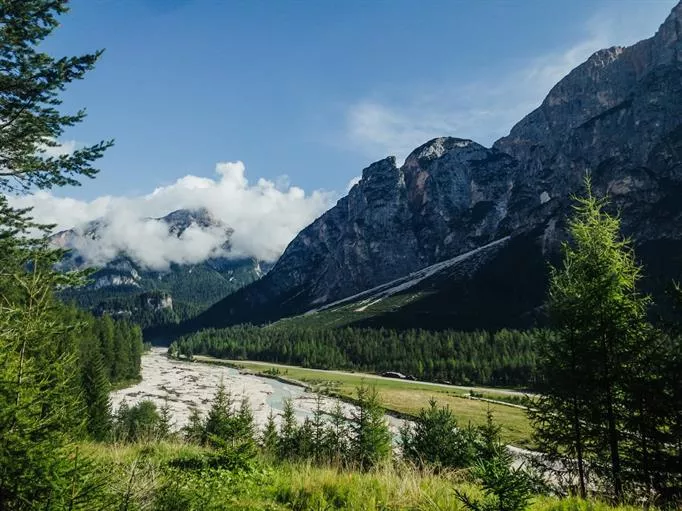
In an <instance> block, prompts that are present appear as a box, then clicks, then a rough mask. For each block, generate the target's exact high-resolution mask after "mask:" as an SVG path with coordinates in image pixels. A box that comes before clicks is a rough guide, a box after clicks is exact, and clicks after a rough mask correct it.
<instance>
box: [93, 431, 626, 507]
mask: <svg viewBox="0 0 682 511" xmlns="http://www.w3.org/2000/svg"><path fill="white" fill-rule="evenodd" d="M80 451H81V452H83V453H85V454H86V456H87V458H88V459H90V460H92V461H94V462H95V463H96V464H97V465H98V466H99V467H100V468H101V470H102V471H104V473H105V474H106V477H107V487H106V488H107V490H108V492H109V493H111V497H112V500H111V504H112V507H108V508H107V509H109V508H111V509H131V510H132V509H149V510H152V509H153V510H159V511H161V510H164V511H179V510H182V511H199V510H201V511H219V510H220V511H222V510H228V509H229V510H237V509H239V510H270V511H278V510H282V511H285V510H290V511H292V510H296V511H319V510H322V509H324V510H346V511H464V509H465V508H464V506H463V505H462V504H461V502H460V501H459V499H458V498H457V497H456V493H455V491H456V490H460V491H466V492H467V493H469V494H470V495H480V489H479V488H478V487H477V486H476V485H475V484H473V483H472V482H471V481H469V480H468V479H467V477H466V471H462V470H460V471H441V472H439V473H434V472H430V471H428V470H425V471H419V470H416V469H415V468H414V467H410V466H407V465H403V464H396V465H392V464H386V465H385V466H382V467H380V468H378V469H377V470H374V471H371V472H357V471H353V470H343V469H337V468H334V467H325V466H322V467H316V466H313V465H311V464H309V463H287V462H285V463H281V464H279V463H277V464H272V463H270V462H268V461H267V460H265V459H262V460H259V459H256V461H255V470H250V471H243V470H241V471H230V470H221V469H213V470H210V469H202V470H187V469H184V470H178V469H173V468H172V467H171V466H170V463H169V462H171V461H172V460H174V459H184V460H188V459H199V458H200V457H201V456H202V455H206V454H210V450H208V449H207V448H203V447H198V446H193V445H187V444H182V443H179V442H157V443H140V444H132V445H106V444H82V445H81V446H80ZM528 509H529V511H636V509H639V508H636V507H628V506H622V507H617V508H614V507H611V506H609V505H607V504H604V503H602V502H599V501H596V500H589V501H584V500H579V499H575V498H568V499H559V498H554V497H544V496H537V497H535V498H534V499H533V500H532V501H531V503H530V506H529V508H528Z"/></svg>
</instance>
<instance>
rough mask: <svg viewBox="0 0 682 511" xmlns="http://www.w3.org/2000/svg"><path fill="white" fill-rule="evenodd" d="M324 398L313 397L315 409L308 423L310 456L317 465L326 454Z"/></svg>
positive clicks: (318, 395)
mask: <svg viewBox="0 0 682 511" xmlns="http://www.w3.org/2000/svg"><path fill="white" fill-rule="evenodd" d="M323 403H324V398H323V397H322V396H321V395H320V394H317V395H316V396H315V409H314V410H313V415H312V419H311V421H310V446H311V456H312V457H313V459H314V460H315V461H317V462H318V463H319V462H321V461H322V460H323V459H324V458H325V455H326V454H327V452H328V448H327V435H326V431H325V426H326V422H327V421H326V420H325V417H324V416H325V410H324V407H323Z"/></svg>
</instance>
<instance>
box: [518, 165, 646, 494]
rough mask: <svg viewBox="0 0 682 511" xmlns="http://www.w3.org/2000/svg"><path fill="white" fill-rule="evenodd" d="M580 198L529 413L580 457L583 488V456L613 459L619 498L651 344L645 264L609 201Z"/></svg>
mask: <svg viewBox="0 0 682 511" xmlns="http://www.w3.org/2000/svg"><path fill="white" fill-rule="evenodd" d="M585 184H586V191H587V193H586V196H585V197H584V198H579V199H577V205H576V206H575V214H574V216H573V217H572V218H571V219H570V220H569V223H568V230H569V233H570V236H571V239H572V240H571V241H572V243H571V244H568V243H566V244H564V247H563V264H562V265H561V266H560V267H559V268H553V269H552V272H551V282H550V293H549V303H548V306H549V313H550V321H551V324H552V326H553V328H554V329H555V330H556V332H557V333H558V335H557V336H556V337H552V338H551V339H550V340H549V341H548V342H547V343H546V345H545V346H544V347H543V354H542V359H543V360H542V365H541V367H542V371H543V374H544V382H543V386H542V388H541V393H542V397H541V398H540V400H539V402H538V403H537V406H535V409H536V410H535V411H533V412H531V414H530V415H531V419H532V421H533V424H534V425H535V428H536V436H537V438H538V440H539V443H540V445H541V447H543V448H547V449H548V451H549V452H554V453H555V454H558V455H561V454H563V455H564V457H569V458H570V457H575V459H577V464H578V479H579V485H580V492H581V494H583V495H584V494H585V490H586V482H585V479H586V475H585V465H586V463H585V460H586V457H587V456H588V454H589V455H591V456H592V459H591V463H592V464H593V465H595V466H597V463H598V461H599V460H608V462H607V463H606V465H607V466H606V469H607V470H608V472H609V476H610V479H611V483H612V488H613V494H614V497H615V499H616V500H617V501H620V500H622V498H623V480H624V477H623V467H622V459H621V457H622V449H623V435H622V431H623V429H624V422H625V417H626V414H627V410H626V402H625V399H624V398H625V396H626V392H627V391H626V387H627V385H628V380H629V378H630V376H631V374H632V371H633V368H634V367H635V366H636V364H637V360H638V359H639V358H640V352H641V351H642V350H643V348H644V346H645V345H646V340H647V336H648V325H647V322H646V310H647V305H648V303H649V300H648V298H647V297H644V296H642V295H640V294H639V293H638V291H637V282H638V280H639V277H640V269H639V267H638V266H637V264H636V262H635V258H634V254H633V252H632V249H631V248H630V244H629V243H628V242H627V241H626V240H623V239H622V238H621V236H620V233H619V230H620V222H619V220H618V218H616V217H613V216H611V215H609V214H608V213H606V212H605V211H604V208H605V206H606V204H607V203H606V201H604V200H600V199H597V198H595V197H594V196H593V195H592V190H591V185H590V181H589V179H586V182H585Z"/></svg>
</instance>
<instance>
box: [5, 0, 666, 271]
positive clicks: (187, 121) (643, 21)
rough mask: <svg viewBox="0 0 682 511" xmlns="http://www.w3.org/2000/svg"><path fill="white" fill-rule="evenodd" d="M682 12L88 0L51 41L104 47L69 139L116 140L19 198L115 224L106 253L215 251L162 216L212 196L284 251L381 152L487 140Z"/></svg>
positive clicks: (249, 245)
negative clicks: (87, 176)
mask: <svg viewBox="0 0 682 511" xmlns="http://www.w3.org/2000/svg"><path fill="white" fill-rule="evenodd" d="M674 4H675V0H660V1H659V0H646V1H636V0H589V1H588V0H571V1H559V0H475V1H474V0H468V1H464V0H459V1H457V0H449V1H445V0H424V1H417V0H410V1H407V0H390V1H389V0H381V1H369V0H365V1H359V0H344V1H340V0H338V1H331V0H329V1H327V0H320V1H313V0H309V1H301V0H299V1H293V0H271V1H268V2H266V1H259V0H249V1H247V0H239V1H219V0H73V2H72V4H71V5H72V10H71V13H69V14H68V15H66V16H65V17H63V25H62V26H61V27H60V28H59V30H57V31H56V33H55V34H54V35H53V36H52V37H51V38H50V39H49V41H48V42H47V50H48V51H50V52H52V53H54V54H58V55H75V54H79V53H83V52H86V51H91V50H95V49H99V48H105V49H106V51H105V53H104V56H103V57H102V59H101V62H99V64H98V66H97V68H96V69H95V70H94V71H93V72H92V73H91V74H89V75H88V76H87V77H86V79H85V80H84V81H82V82H78V83H75V84H73V85H72V86H70V87H69V88H68V90H67V91H66V93H65V96H64V98H65V104H64V107H65V108H66V109H69V110H76V109H78V108H81V107H87V110H88V113H89V117H88V119H86V121H85V123H83V124H82V125H79V126H78V127H76V128H74V129H72V130H70V131H69V132H67V133H66V134H65V137H64V139H63V140H62V143H63V144H64V148H65V150H68V149H69V148H72V147H74V146H76V145H78V144H89V143H94V142H97V141H99V140H101V139H106V138H112V137H113V138H115V139H116V145H115V147H113V148H112V149H111V150H110V151H108V153H107V155H106V156H105V157H104V158H103V159H102V160H101V162H100V167H101V169H102V172H101V174H100V175H99V176H98V177H97V179H95V180H94V181H89V180H88V181H86V182H85V183H84V184H83V186H82V187H80V188H68V189H59V190H54V191H52V192H40V193H37V194H35V195H33V196H24V197H20V198H13V199H12V200H13V202H14V204H15V205H17V206H20V207H28V206H31V207H33V208H34V210H33V213H34V216H35V218H37V219H38V220H39V221H42V222H45V223H54V224H56V226H57V228H58V229H66V228H70V227H73V226H77V225H81V224H83V223H85V222H88V221H90V220H94V219H100V220H102V221H103V223H104V224H106V225H108V228H107V229H108V230H107V232H106V235H104V236H102V240H101V241H98V242H97V244H96V246H93V247H90V248H91V249H92V253H91V254H90V259H91V260H92V261H94V262H97V263H101V262H104V261H105V260H108V259H110V258H111V257H113V256H114V255H115V254H117V253H118V252H120V251H125V252H127V253H129V254H133V255H134V256H135V257H136V258H137V260H138V261H140V262H143V263H144V264H147V265H150V266H154V267H159V268H160V267H164V266H165V265H166V264H167V263H168V262H169V261H171V260H175V261H176V262H195V261H199V260H202V259H203V258H205V257H209V256H210V255H211V254H215V253H216V250H219V249H220V247H222V246H223V243H224V241H225V239H224V231H221V230H220V229H218V230H215V232H214V231H212V230H208V231H205V232H196V233H195V236H194V237H192V238H191V239H190V238H188V239H186V240H184V239H183V240H180V241H178V240H177V239H176V238H173V237H172V236H170V235H169V233H168V232H167V231H166V230H165V229H164V228H163V226H160V225H158V224H159V223H158V222H157V223H154V222H153V221H150V220H149V218H150V217H159V216H162V215H165V214H167V213H169V212H170V211H173V210H175V209H179V208H198V207H205V208H207V209H208V210H209V211H210V212H211V214H213V216H214V217H215V218H216V219H218V220H220V221H222V222H223V223H224V224H226V225H229V226H230V227H232V228H233V229H234V234H233V235H232V238H231V244H232V247H233V249H232V254H234V255H248V256H253V257H258V258H261V259H266V260H275V259H276V258H277V257H278V256H279V255H280V254H281V253H282V251H283V250H284V248H285V247H286V246H287V244H288V243H289V242H290V241H291V239H292V238H293V237H294V236H295V235H296V233H298V232H299V231H300V229H302V228H303V227H305V226H306V225H307V224H309V223H310V222H311V221H312V220H314V219H315V218H316V217H317V216H319V215H320V214H322V213H323V212H324V211H325V210H326V209H328V208H329V207H330V206H331V205H333V204H334V202H335V201H336V200H337V199H338V198H339V197H340V196H342V195H343V194H345V193H346V191H347V189H348V185H349V183H350V182H351V181H352V180H353V179H355V178H357V176H359V175H360V173H361V171H362V169H363V168H364V167H366V166H367V165H369V164H370V163H372V162H373V161H376V160H378V159H381V158H384V157H385V156H387V155H391V154H393V155H397V156H398V159H399V160H401V159H403V158H404V157H405V156H406V155H407V154H408V153H409V151H410V150H412V149H413V148H415V147H417V146H418V145H420V144H422V143H423V142H425V141H427V140H428V139H430V138H433V137H436V136H443V135H451V136H457V137H462V138H471V139H474V140H476V141H478V142H480V143H483V144H485V145H490V144H491V143H492V142H493V141H494V140H495V139H497V138H498V137H500V136H502V135H505V134H506V133H508V131H509V129H510V128H511V127H512V125H513V124H514V123H515V122H517V121H518V120H520V119H521V118H522V117H523V116H524V115H525V114H527V113H529V112H530V111H531V110H532V109H533V108H535V107H536V106H538V105H539V104H540V102H541V101H542V99H543V98H544V96H545V95H546V94H547V92H548V91H549V89H550V88H551V87H552V86H553V85H554V84H555V83H556V82H557V81H558V80H559V79H561V78H562V77H563V76H564V75H565V74H566V73H568V72H569V71H570V70H571V69H572V68H574V67H575V66H577V65H578V64H580V63H581V62H583V61H584V60H585V59H586V58H587V57H588V56H589V55H591V54H592V53H593V52H594V51H596V50H598V49H600V48H604V47H608V46H613V45H628V44H632V43H634V42H636V41H637V40H640V39H643V38H646V37H650V36H651V35H653V33H654V32H655V31H656V29H657V28H658V26H659V25H660V24H661V23H662V22H663V20H664V19H665V17H666V16H667V15H668V13H669V12H670V9H671V8H672V7H673V5H674ZM178 243H180V245H181V246H180V245H178ZM84 250H85V249H83V250H81V251H84ZM173 258H175V259H173Z"/></svg>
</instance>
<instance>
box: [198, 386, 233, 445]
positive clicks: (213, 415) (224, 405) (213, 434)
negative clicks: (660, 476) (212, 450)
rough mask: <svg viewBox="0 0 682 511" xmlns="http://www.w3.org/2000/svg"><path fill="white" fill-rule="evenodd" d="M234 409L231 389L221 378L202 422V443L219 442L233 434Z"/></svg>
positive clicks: (228, 438)
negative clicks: (203, 422) (204, 420)
mask: <svg viewBox="0 0 682 511" xmlns="http://www.w3.org/2000/svg"><path fill="white" fill-rule="evenodd" d="M235 429H236V428H235V411H234V398H233V397H232V391H231V390H230V389H228V388H226V387H225V382H224V381H223V380H222V379H221V380H220V383H219V384H218V390H217V392H216V394H215V396H214V397H213V401H212V402H211V408H210V409H209V411H208V415H207V417H206V422H205V424H204V438H203V442H204V443H209V442H210V443H213V444H221V445H222V443H224V442H227V441H231V440H232V439H233V437H234V434H235Z"/></svg>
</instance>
